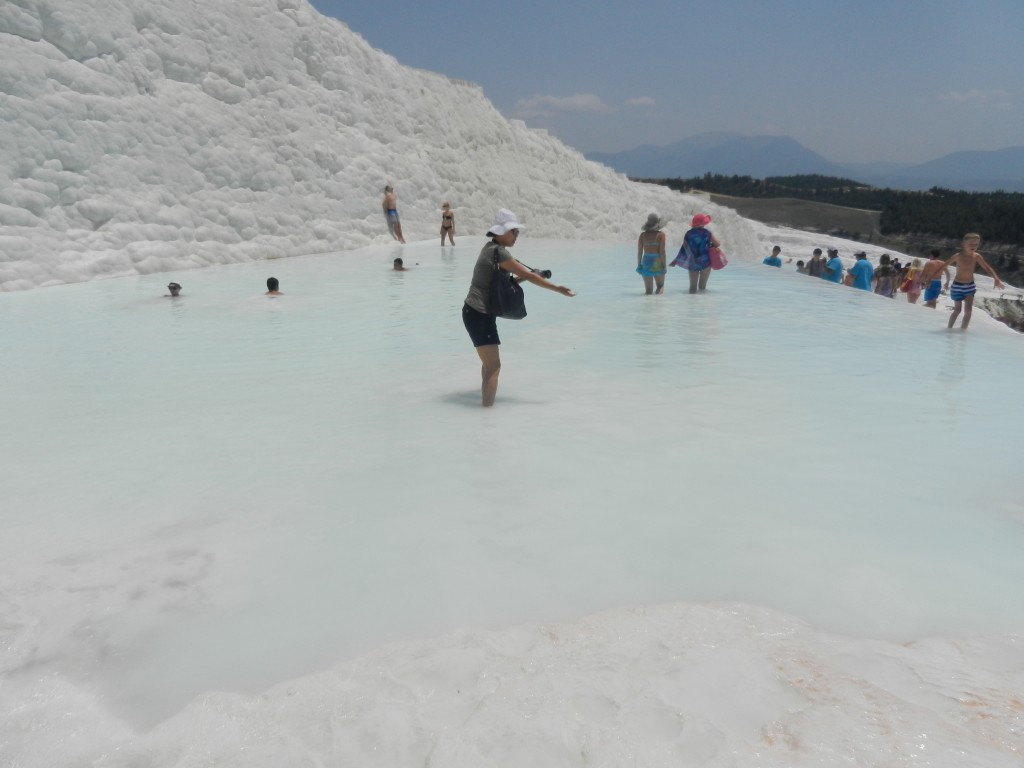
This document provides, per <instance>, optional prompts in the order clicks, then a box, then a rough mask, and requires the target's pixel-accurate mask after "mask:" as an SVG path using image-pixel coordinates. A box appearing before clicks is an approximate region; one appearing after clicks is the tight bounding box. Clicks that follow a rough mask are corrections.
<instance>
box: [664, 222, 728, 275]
mask: <svg viewBox="0 0 1024 768" xmlns="http://www.w3.org/2000/svg"><path fill="white" fill-rule="evenodd" d="M710 223H711V217H710V216H708V215H707V214H706V213H698V214H697V215H695V216H694V217H693V220H692V221H691V222H690V229H689V230H688V231H687V233H686V234H685V235H684V236H683V245H682V247H680V249H679V254H678V255H677V256H676V257H675V258H674V259H672V264H671V265H670V266H673V267H686V269H687V270H688V271H689V274H690V293H697V291H703V290H704V289H705V288H707V285H708V277H710V276H711V254H710V253H709V251H710V249H711V248H712V247H714V248H721V247H722V245H721V243H719V242H718V240H717V239H716V238H715V236H714V235H713V234H711V232H710V231H709V230H708V229H706V228H705V227H706V226H707V225H708V224H710Z"/></svg>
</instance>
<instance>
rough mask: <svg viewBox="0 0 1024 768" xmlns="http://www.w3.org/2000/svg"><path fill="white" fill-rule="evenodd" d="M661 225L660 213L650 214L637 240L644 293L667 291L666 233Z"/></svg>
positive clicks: (637, 264)
mask: <svg viewBox="0 0 1024 768" xmlns="http://www.w3.org/2000/svg"><path fill="white" fill-rule="evenodd" d="M661 227H662V224H661V219H659V218H658V214H656V213H652V214H650V215H649V216H648V217H647V221H646V222H645V223H644V225H643V227H641V228H640V237H638V238H637V240H636V272H637V274H638V275H640V277H642V278H643V279H644V293H645V294H646V295H648V296H650V295H651V294H652V293H659V294H661V293H664V292H665V272H666V271H667V270H666V268H665V233H664V232H662V231H661ZM655 286H657V289H658V290H657V291H655V290H654V289H655Z"/></svg>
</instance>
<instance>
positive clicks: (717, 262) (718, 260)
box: [708, 246, 729, 269]
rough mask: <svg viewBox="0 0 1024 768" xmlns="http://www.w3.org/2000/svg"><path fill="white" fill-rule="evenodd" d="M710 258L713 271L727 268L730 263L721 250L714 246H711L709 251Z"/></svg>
mask: <svg viewBox="0 0 1024 768" xmlns="http://www.w3.org/2000/svg"><path fill="white" fill-rule="evenodd" d="M708 256H709V257H711V268H712V269H722V268H723V267H725V265H726V264H728V263H729V260H728V259H727V258H725V254H724V253H722V249H721V248H715V247H714V246H711V247H710V248H709V249H708Z"/></svg>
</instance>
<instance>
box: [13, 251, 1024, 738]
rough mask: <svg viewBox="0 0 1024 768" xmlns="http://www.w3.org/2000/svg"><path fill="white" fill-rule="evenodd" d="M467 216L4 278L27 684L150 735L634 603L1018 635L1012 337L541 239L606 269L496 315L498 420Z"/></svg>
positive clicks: (861, 625) (549, 256)
mask: <svg viewBox="0 0 1024 768" xmlns="http://www.w3.org/2000/svg"><path fill="white" fill-rule="evenodd" d="M461 242H462V243H465V245H462V244H460V245H459V246H458V247H457V248H455V249H445V250H442V249H441V248H439V247H437V246H436V245H430V246H428V245H427V244H415V245H411V246H408V247H406V248H405V249H398V248H394V249H392V248H372V249H365V250H363V251H357V252H354V253H350V254H343V255H341V254H339V255H335V256H328V257H309V258H303V259H290V260H287V261H281V262H272V263H263V264H256V265H240V266H235V267H215V268H209V269H205V270H202V271H197V272H185V273H180V274H178V275H172V276H171V279H175V280H177V281H178V282H181V283H182V284H183V285H184V291H183V294H184V295H183V298H181V299H177V300H172V299H164V298H161V297H160V294H161V293H163V292H164V291H163V288H162V286H163V285H164V284H165V283H166V281H167V279H168V276H167V275H158V276H153V277H146V278H131V279H121V280H111V281H105V282H94V283H90V284H84V285H73V286H66V287H59V288H52V289H46V290H40V291H33V292H28V293H19V294H8V295H5V296H4V297H3V301H2V302H0V346H2V348H3V349H4V350H5V358H6V359H5V363H4V375H3V377H2V382H0V394H2V398H3V402H5V403H7V404H8V413H7V414H6V418H5V429H4V433H3V437H2V440H3V445H4V448H5V451H4V453H5V455H6V456H8V457H9V458H8V459H7V460H5V462H3V463H2V465H0V481H2V487H3V488H4V489H5V490H4V497H5V502H6V503H5V505H4V506H5V508H6V509H5V512H4V513H3V519H4V528H5V531H6V535H5V536H4V537H3V541H2V543H0V559H2V562H3V566H2V567H0V599H2V600H3V602H4V603H5V605H6V606H7V607H8V610H7V612H6V613H7V615H8V616H10V617H12V618H11V619H10V620H9V623H8V627H7V629H6V630H5V638H6V641H5V645H6V647H7V648H9V649H11V653H10V654H9V658H10V661H9V662H8V663H7V664H6V666H5V668H4V673H5V676H6V677H7V678H8V679H9V680H14V679H19V680H21V681H23V682H24V681H26V680H31V679H43V678H44V677H45V676H47V675H59V676H62V677H66V678H68V679H70V680H73V681H75V682H76V684H79V685H81V686H83V687H85V688H87V689H94V690H97V691H98V692H99V695H100V697H101V700H102V701H104V702H105V704H106V705H107V706H110V707H111V708H112V709H113V710H114V711H116V712H118V713H119V714H120V715H121V716H123V717H125V718H127V719H128V720H129V721H130V722H134V723H138V724H140V725H146V724H151V723H153V722H155V721H156V720H158V719H159V718H162V717H165V716H167V715H169V714H170V713H172V712H174V711H176V710H177V709H179V708H180V707H181V706H182V705H183V704H184V703H185V702H186V701H187V700H188V699H190V698H191V697H193V696H195V695H196V694H199V693H201V692H203V691H208V690H214V689H219V690H228V691H240V692H245V693H253V692H256V691H259V690H262V689H263V688H265V687H266V686H268V685H271V684H273V683H275V682H278V681H281V680H285V679H288V678H290V677H294V676H297V675H300V674H305V673H309V672H312V671H314V670H318V669H321V668H323V667H326V666H328V665H329V664H331V663H335V662H337V661H341V660H345V659H349V658H351V657H353V656H354V655H355V654H357V653H362V652H366V651H368V650H369V649H372V648H376V647H378V646H380V645H381V644H382V643H385V642H389V641H394V640H411V639H416V638H423V637H427V636H433V635H437V634H441V633H445V632H449V631H452V630H455V629H458V628H460V627H487V628H499V627H505V626H509V625H513V624H519V623H524V622H537V621H554V620H568V619H572V618H575V617H579V616H583V615H585V614H589V613H591V612H594V611H598V610H602V609H606V608H614V607H619V606H631V605H636V604H646V603H657V602H678V601H692V602H703V601H740V602H745V603H751V604H755V605H759V606H765V607H768V608H772V609H776V610H779V611H783V612H786V613H789V614H791V615H793V616H796V617H799V618H801V619H804V620H806V621H808V622H810V624H811V625H813V626H814V627H817V628H820V629H824V630H828V631H831V632H837V633H842V634H846V635H852V636H860V637H867V638H882V639H887V640H894V641H899V642H903V641H907V640H912V639H915V638H920V637H925V636H931V635H942V636H960V635H991V634H997V633H1019V632H1022V631H1024V561H1022V559H1021V558H1020V556H1019V553H1020V551H1021V547H1022V545H1024V506H1022V503H1021V501H1020V499H1021V498H1022V496H1024V494H1022V490H1024V489H1022V486H1021V482H1020V479H1019V471H1018V467H1017V464H1018V463H1019V442H1020V439H1019V436H1018V434H1017V432H1018V425H1019V424H1021V423H1022V418H1021V417H1022V416H1024V404H1022V402H1021V399H1020V397H1019V387H1018V384H1017V382H1018V380H1019V372H1020V370H1021V361H1022V359H1024V347H1022V345H1021V339H1020V338H1019V337H1018V336H1016V335H1013V334H1011V333H1008V332H1004V331H1003V330H1002V329H1001V328H998V327H993V326H992V325H991V324H989V323H985V322H983V318H976V320H975V324H974V327H972V328H971V330H970V331H968V332H967V333H963V332H959V331H955V332H947V331H946V329H945V316H944V315H943V314H942V312H941V311H940V312H935V311H931V310H927V309H925V308H922V307H912V306H909V305H906V304H905V303H902V302H897V301H889V300H885V299H881V298H879V297H875V296H873V295H868V294H864V293H862V292H857V291H853V290H852V289H846V288H843V287H839V286H832V285H829V284H826V283H824V282H822V281H816V280H815V281H812V280H811V279H810V278H805V277H802V276H799V275H796V274H793V273H790V272H788V271H780V270H772V269H768V268H763V267H761V266H760V265H751V264H744V263H736V262H734V263H733V264H731V265H730V267H729V268H728V269H726V270H725V271H724V272H722V273H716V274H715V275H713V276H712V278H711V283H710V287H709V290H708V291H707V293H706V294H703V295H698V296H690V295H688V294H686V293H685V292H684V288H683V286H684V284H685V282H684V280H685V275H684V274H682V273H677V272H676V271H675V270H672V271H670V274H669V277H668V292H667V293H666V295H664V296H658V297H644V296H642V295H640V294H641V281H640V279H639V278H638V277H636V276H635V275H633V274H632V273H631V261H632V260H633V253H632V248H631V246H629V245H627V246H613V245H609V244H606V243H564V242H551V241H533V242H531V241H528V240H526V241H524V242H522V243H520V244H519V246H517V248H516V251H515V252H516V255H518V256H519V257H520V258H521V260H523V261H524V262H527V263H530V264H532V265H535V266H537V267H550V268H551V269H553V270H554V271H555V279H556V281H558V282H562V283H565V284H567V285H569V286H571V287H572V288H574V289H576V290H577V291H578V292H579V295H578V296H577V297H576V298H574V299H571V300H568V299H565V298H563V297H561V296H558V295H556V294H554V293H550V292H546V291H541V290H537V289H536V288H535V287H533V286H531V287H528V288H527V306H528V308H529V311H530V315H529V317H528V318H526V319H525V320H523V321H519V322H514V321H499V330H500V332H501V336H502V341H503V344H502V357H503V362H504V368H503V370H502V374H501V383H500V387H499V391H498V401H497V405H496V407H495V408H494V409H492V410H487V411H485V410H483V409H481V408H480V407H479V404H478V403H479V365H478V361H477V359H476V356H475V355H474V353H473V350H472V348H471V346H470V344H469V342H468V339H467V338H466V336H465V331H464V330H463V328H462V326H461V320H460V317H459V309H460V307H461V303H462V299H463V297H464V295H465V291H466V288H467V285H468V277H469V273H470V270H471V265H472V261H473V260H474V259H475V256H476V253H477V251H478V249H479V245H480V241H479V240H470V239H469V238H464V239H462V241H461ZM399 253H401V255H402V256H403V257H404V258H405V260H406V263H407V264H410V265H412V268H411V269H410V271H408V272H405V273H394V272H392V271H390V268H389V267H390V263H391V260H392V258H394V256H396V255H398V254H399ZM417 262H418V263H417ZM269 274H274V275H276V276H277V277H279V278H280V279H281V281H282V289H283V290H284V292H285V294H286V295H285V296H283V297H281V298H276V299H270V298H266V297H263V296H262V295H260V293H261V291H262V284H263V281H264V279H265V277H266V276H267V275H269ZM26 684H28V683H26Z"/></svg>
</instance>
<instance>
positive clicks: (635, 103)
mask: <svg viewBox="0 0 1024 768" xmlns="http://www.w3.org/2000/svg"><path fill="white" fill-rule="evenodd" d="M626 106H627V107H656V106H658V104H657V102H656V101H655V100H654V99H652V98H651V97H650V96H636V97H635V98H632V99H626Z"/></svg>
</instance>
